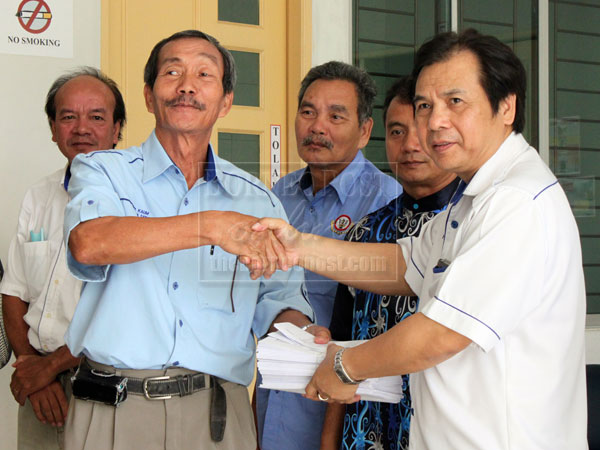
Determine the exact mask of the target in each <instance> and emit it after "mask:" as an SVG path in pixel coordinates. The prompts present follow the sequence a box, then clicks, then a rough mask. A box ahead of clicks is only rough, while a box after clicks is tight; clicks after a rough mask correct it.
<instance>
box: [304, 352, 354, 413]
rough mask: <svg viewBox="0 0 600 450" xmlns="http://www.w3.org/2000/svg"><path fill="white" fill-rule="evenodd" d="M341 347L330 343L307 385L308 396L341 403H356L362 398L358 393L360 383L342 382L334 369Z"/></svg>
mask: <svg viewBox="0 0 600 450" xmlns="http://www.w3.org/2000/svg"><path fill="white" fill-rule="evenodd" d="M341 348H342V347H340V346H338V345H335V344H329V346H328V347H327V355H326V356H325V359H324V360H323V362H322V363H321V364H320V365H319V367H318V368H317V370H316V371H315V374H314V375H313V377H312V379H311V380H310V383H308V386H306V394H305V397H306V398H309V399H311V400H317V401H327V402H339V403H354V402H356V401H358V400H360V396H359V395H356V389H358V385H357V384H344V383H342V382H341V381H340V379H339V378H338V376H337V375H336V374H335V372H334V370H333V360H334V357H335V353H336V352H337V351H338V350H339V349H341Z"/></svg>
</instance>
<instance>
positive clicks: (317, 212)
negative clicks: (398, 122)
mask: <svg viewBox="0 0 600 450" xmlns="http://www.w3.org/2000/svg"><path fill="white" fill-rule="evenodd" d="M273 192H274V193H275V195H277V197H278V198H279V199H280V200H281V203H282V204H283V207H284V208H285V211H286V213H287V215H288V217H289V220H290V223H291V224H292V225H293V226H294V227H296V228H298V230H300V231H302V232H306V233H312V234H317V235H320V236H325V237H329V238H334V239H343V238H344V236H345V234H346V231H347V230H348V229H350V227H351V226H352V225H353V224H354V222H355V221H357V220H359V219H361V218H362V217H363V216H365V215H367V214H368V213H370V212H372V211H375V210H377V209H379V208H381V207H383V206H385V205H387V204H388V203H389V202H390V201H392V200H393V199H395V198H396V197H398V196H399V195H400V194H401V193H402V186H401V185H400V184H399V183H398V182H397V181H396V180H395V179H394V178H392V177H390V176H388V175H386V174H384V173H383V172H381V171H380V170H379V169H377V168H376V167H375V166H374V165H373V164H372V163H371V162H370V161H368V160H367V159H366V158H365V157H364V156H363V154H362V152H361V151H360V150H359V151H358V153H357V154H356V156H355V158H354V160H353V161H352V162H351V163H350V164H349V165H348V166H347V167H346V168H345V169H344V170H343V171H342V172H341V173H340V174H339V175H338V176H337V177H335V178H334V179H333V181H332V182H331V183H329V185H327V186H326V187H325V188H323V189H321V190H320V191H318V192H317V193H316V194H313V188H312V180H311V177H310V169H309V168H304V169H300V170H297V171H295V172H293V173H291V174H289V175H287V176H285V177H283V178H282V179H281V180H280V181H279V182H278V183H277V184H276V185H275V186H274V187H273ZM365 256H368V255H365ZM330 257H331V258H336V256H335V255H330ZM306 288H307V290H308V297H309V299H310V302H311V304H312V306H313V308H314V310H315V314H316V316H317V323H318V324H319V325H323V326H325V327H329V323H330V322H331V312H332V310H333V302H334V299H335V293H336V290H337V282H335V281H332V280H329V279H328V278H325V277H323V276H320V275H317V274H315V273H313V272H310V271H308V270H307V271H306ZM325 406H326V403H323V402H314V401H312V400H307V399H305V398H303V397H301V396H300V395H299V394H292V393H289V392H281V391H268V390H264V389H259V390H258V397H257V418H258V429H259V439H260V440H261V448H262V449H263V450H272V449H283V448H285V449H286V450H294V449H298V450H310V449H318V448H319V442H320V437H321V430H322V427H323V418H324V414H325Z"/></svg>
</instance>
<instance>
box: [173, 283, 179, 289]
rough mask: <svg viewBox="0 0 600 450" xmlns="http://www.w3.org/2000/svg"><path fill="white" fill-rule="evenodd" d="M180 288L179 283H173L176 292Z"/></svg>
mask: <svg viewBox="0 0 600 450" xmlns="http://www.w3.org/2000/svg"><path fill="white" fill-rule="evenodd" d="M178 287H179V283H178V282H177V281H176V282H175V283H173V289H174V290H177V288H178Z"/></svg>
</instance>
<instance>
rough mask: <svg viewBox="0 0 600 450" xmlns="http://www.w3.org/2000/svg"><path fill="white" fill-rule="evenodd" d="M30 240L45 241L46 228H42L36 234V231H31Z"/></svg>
mask: <svg viewBox="0 0 600 450" xmlns="http://www.w3.org/2000/svg"><path fill="white" fill-rule="evenodd" d="M29 240H30V241H31V242H40V241H45V240H46V237H45V236H44V228H43V227H42V228H40V232H39V233H36V232H35V231H33V230H31V231H30V232H29Z"/></svg>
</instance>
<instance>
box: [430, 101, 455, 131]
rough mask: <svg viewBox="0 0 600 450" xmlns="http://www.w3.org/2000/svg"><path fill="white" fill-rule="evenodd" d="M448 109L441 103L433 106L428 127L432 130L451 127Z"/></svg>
mask: <svg viewBox="0 0 600 450" xmlns="http://www.w3.org/2000/svg"><path fill="white" fill-rule="evenodd" d="M449 123H450V122H449V118H448V109H447V108H445V107H443V106H441V105H434V106H432V107H431V112H430V113H429V118H428V121H427V125H428V128H429V129H430V130H432V131H436V130H440V129H443V128H449Z"/></svg>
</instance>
